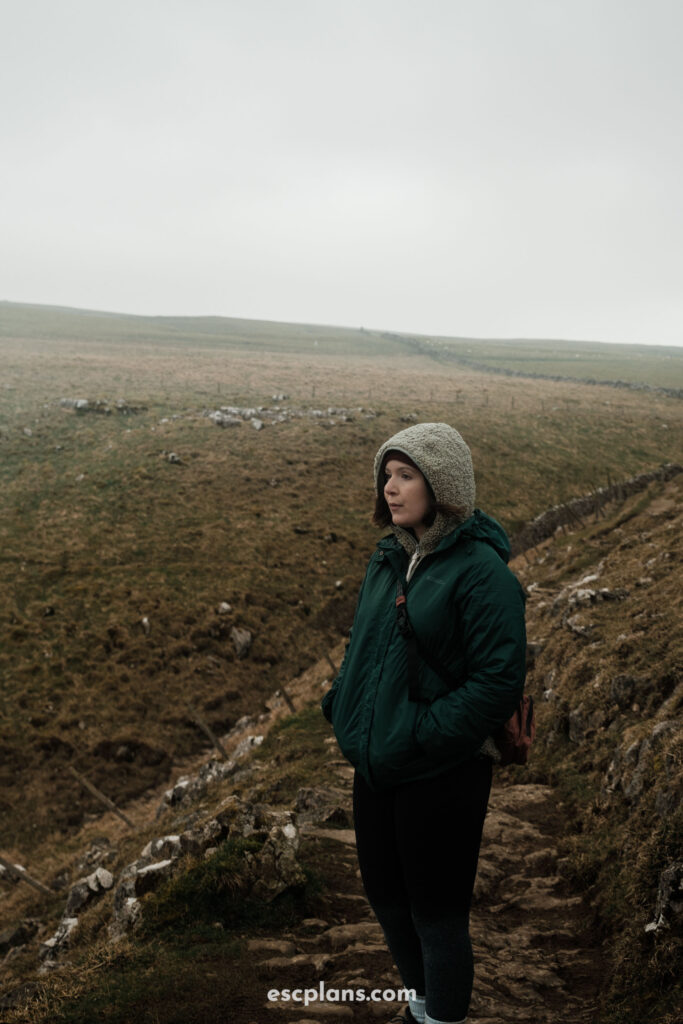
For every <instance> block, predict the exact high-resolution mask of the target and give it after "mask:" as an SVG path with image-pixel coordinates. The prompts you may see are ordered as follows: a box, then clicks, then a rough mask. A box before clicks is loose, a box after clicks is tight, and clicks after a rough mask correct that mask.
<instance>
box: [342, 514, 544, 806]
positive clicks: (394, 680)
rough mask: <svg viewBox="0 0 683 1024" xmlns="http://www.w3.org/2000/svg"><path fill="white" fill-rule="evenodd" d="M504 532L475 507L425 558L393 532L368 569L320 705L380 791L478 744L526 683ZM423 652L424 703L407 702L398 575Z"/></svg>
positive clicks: (520, 605)
mask: <svg viewBox="0 0 683 1024" xmlns="http://www.w3.org/2000/svg"><path fill="white" fill-rule="evenodd" d="M509 551H510V547H509V543H508V539H507V536H506V534H505V532H504V530H503V528H502V527H501V526H500V525H499V524H498V523H497V522H496V521H495V520H494V519H491V518H490V517H489V516H487V515H485V514H484V513H483V512H481V511H480V510H479V509H476V510H475V511H474V513H473V515H471V516H470V517H469V518H468V519H466V520H465V521H464V522H463V523H461V524H460V525H459V526H457V527H456V528H455V529H454V530H453V531H452V532H451V533H449V534H448V535H447V536H445V537H444V538H443V539H442V540H441V541H440V543H439V544H438V546H437V547H436V548H435V550H434V551H433V552H431V553H430V554H426V555H425V556H424V558H423V559H422V561H421V562H420V563H419V564H418V566H417V568H416V569H415V572H414V574H413V575H412V577H411V579H410V582H408V583H406V570H407V567H408V561H409V559H408V554H407V552H406V551H405V550H404V548H403V547H402V546H401V544H400V543H399V541H398V540H397V538H396V537H395V536H390V537H385V538H384V539H383V540H381V541H380V542H379V544H378V545H377V550H376V551H375V553H374V554H373V556H372V558H371V559H370V562H369V564H368V568H367V571H366V575H365V579H364V581H363V584H362V587H361V590H360V594H359V597H358V604H357V607H356V614H355V618H354V622H353V627H352V631H351V636H350V640H349V643H348V645H347V648H346V654H345V656H344V661H343V663H342V667H341V669H340V672H339V675H338V676H337V678H336V679H335V681H334V684H333V685H332V687H331V689H330V690H329V691H328V692H327V693H326V694H325V697H324V698H323V701H322V710H323V713H324V715H325V717H326V718H327V719H328V720H329V721H330V722H331V723H332V725H333V727H334V731H335V733H336V736H337V740H338V742H339V746H340V748H341V750H342V752H343V754H344V756H345V757H346V758H347V759H348V760H349V761H350V762H351V763H352V764H353V765H354V766H355V767H356V768H357V769H358V770H359V771H360V772H361V774H362V775H363V777H364V778H365V779H366V781H367V782H368V784H369V785H370V786H371V787H373V788H374V789H377V790H382V789H386V788H388V787H391V786H395V785H399V784H401V783H405V782H409V781H412V780H416V779H422V778H429V777H430V776H434V775H438V774H440V773H441V772H443V771H445V770H446V769H448V768H449V767H451V766H453V765H455V764H457V763H459V762H460V761H464V760H466V759H467V758H469V757H472V756H473V755H474V754H476V753H477V751H479V749H480V748H481V746H482V743H483V742H484V741H485V739H486V738H487V737H488V736H490V735H491V734H492V733H493V732H495V731H496V729H497V728H498V727H499V726H500V725H502V723H503V722H505V721H507V719H508V718H509V717H510V715H511V714H512V712H513V711H514V709H515V707H516V706H517V704H518V702H519V700H520V698H521V696H522V690H523V686H524V675H525V662H526V634H525V628H524V592H523V590H522V587H521V585H520V584H519V582H518V580H517V578H516V577H515V576H514V575H513V574H512V572H511V571H510V570H509V569H508V567H507V564H506V563H507V560H508V557H509ZM397 580H400V581H401V582H402V584H403V587H404V591H405V594H406V600H407V608H408V615H409V618H410V622H411V624H412V627H413V629H414V631H415V633H416V634H417V638H418V642H419V645H420V648H421V649H426V650H428V651H429V652H430V655H431V659H432V661H436V663H437V664H438V665H442V666H443V667H444V668H445V669H446V670H447V671H448V674H449V675H450V676H452V677H454V679H455V680H457V681H459V683H460V685H458V684H457V682H456V683H454V684H453V685H452V686H450V687H449V685H448V684H447V683H446V682H444V680H443V679H442V678H441V677H440V676H439V675H437V674H436V673H435V672H434V671H433V670H432V669H430V668H429V667H428V666H427V664H426V663H424V662H423V661H422V659H420V679H419V698H420V699H419V700H417V701H414V700H413V701H411V700H409V698H408V678H407V664H406V640H405V638H404V637H403V636H402V635H401V634H400V633H399V631H398V625H397V620H396V607H395V601H396V583H397Z"/></svg>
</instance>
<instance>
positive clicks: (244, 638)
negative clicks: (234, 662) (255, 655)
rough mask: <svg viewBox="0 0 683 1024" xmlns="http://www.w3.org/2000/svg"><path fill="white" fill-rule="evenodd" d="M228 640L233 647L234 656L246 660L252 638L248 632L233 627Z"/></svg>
mask: <svg viewBox="0 0 683 1024" xmlns="http://www.w3.org/2000/svg"><path fill="white" fill-rule="evenodd" d="M230 639H231V640H232V642H233V644H234V646H235V654H236V655H237V657H238V658H246V656H247V654H248V653H249V649H250V647H251V645H252V641H253V637H252V635H251V632H250V630H248V629H241V628H240V627H239V626H233V627H232V629H231V630H230Z"/></svg>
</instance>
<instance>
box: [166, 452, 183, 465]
mask: <svg viewBox="0 0 683 1024" xmlns="http://www.w3.org/2000/svg"><path fill="white" fill-rule="evenodd" d="M166 459H167V461H168V462H170V463H171V465H173V466H180V465H181V462H180V456H179V455H177V454H176V453H175V452H169V453H168V455H167V456H166Z"/></svg>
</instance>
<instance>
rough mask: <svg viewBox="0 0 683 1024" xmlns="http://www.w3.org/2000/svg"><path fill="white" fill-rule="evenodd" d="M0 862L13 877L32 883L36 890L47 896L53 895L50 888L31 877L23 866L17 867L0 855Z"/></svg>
mask: <svg viewBox="0 0 683 1024" xmlns="http://www.w3.org/2000/svg"><path fill="white" fill-rule="evenodd" d="M0 864H2V866H3V868H5V870H6V871H8V872H9V873H10V875H12V876H13V877H14V878H18V879H19V881H20V882H26V883H27V884H28V885H32V886H33V888H34V889H37V890H38V892H44V893H47V895H48V896H54V892H53V891H52V889H48V887H47V886H46V885H43V883H42V882H39V881H37V879H35V878H31V876H30V875H29V873H28V871H26V869H25V868H22V867H19V866H18V865H16V864H12V862H11V861H9V860H6V859H5V857H0Z"/></svg>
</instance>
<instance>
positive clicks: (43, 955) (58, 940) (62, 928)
mask: <svg viewBox="0 0 683 1024" xmlns="http://www.w3.org/2000/svg"><path fill="white" fill-rule="evenodd" d="M77 925H78V918H77V917H63V918H62V920H61V921H60V922H59V926H58V928H57V931H56V932H55V933H54V935H53V936H52V938H51V939H48V940H47V941H46V942H42V943H41V944H40V946H39V948H38V956H39V957H40V959H41V960H42V961H43V963H44V965H45V966H47V967H49V966H50V965H51V964H54V961H56V960H57V958H58V956H59V954H60V953H61V952H63V951H64V949H66V948H67V947H68V946H69V944H70V942H71V937H72V935H73V932H74V929H75V928H76V927H77Z"/></svg>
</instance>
